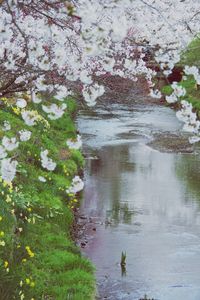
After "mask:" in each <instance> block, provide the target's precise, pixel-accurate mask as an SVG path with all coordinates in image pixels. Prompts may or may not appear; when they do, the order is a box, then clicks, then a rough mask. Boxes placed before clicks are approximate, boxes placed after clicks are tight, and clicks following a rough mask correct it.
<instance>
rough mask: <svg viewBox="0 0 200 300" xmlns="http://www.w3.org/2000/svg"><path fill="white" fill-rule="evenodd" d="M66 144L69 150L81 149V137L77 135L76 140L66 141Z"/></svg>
mask: <svg viewBox="0 0 200 300" xmlns="http://www.w3.org/2000/svg"><path fill="white" fill-rule="evenodd" d="M66 144H67V146H68V147H69V149H74V150H78V149H80V148H81V147H82V140H81V136H80V135H79V134H78V135H77V138H76V139H75V140H74V139H68V140H67V142H66Z"/></svg>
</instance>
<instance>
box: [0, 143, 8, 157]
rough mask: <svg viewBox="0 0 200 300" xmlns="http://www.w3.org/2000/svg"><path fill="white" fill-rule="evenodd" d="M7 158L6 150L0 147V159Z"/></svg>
mask: <svg viewBox="0 0 200 300" xmlns="http://www.w3.org/2000/svg"><path fill="white" fill-rule="evenodd" d="M6 156H7V152H6V149H5V148H4V147H3V146H1V145H0V159H2V158H5V157H6Z"/></svg>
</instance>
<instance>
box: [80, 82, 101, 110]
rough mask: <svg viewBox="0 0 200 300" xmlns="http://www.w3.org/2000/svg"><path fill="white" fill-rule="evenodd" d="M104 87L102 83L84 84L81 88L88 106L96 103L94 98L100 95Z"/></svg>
mask: <svg viewBox="0 0 200 300" xmlns="http://www.w3.org/2000/svg"><path fill="white" fill-rule="evenodd" d="M104 92H105V89H104V87H103V86H102V85H98V84H97V83H95V84H94V85H93V86H87V85H85V86H84V88H83V96H84V98H85V101H86V102H87V104H88V106H93V105H95V104H96V99H97V98H98V97H100V96H102V95H103V94H104Z"/></svg>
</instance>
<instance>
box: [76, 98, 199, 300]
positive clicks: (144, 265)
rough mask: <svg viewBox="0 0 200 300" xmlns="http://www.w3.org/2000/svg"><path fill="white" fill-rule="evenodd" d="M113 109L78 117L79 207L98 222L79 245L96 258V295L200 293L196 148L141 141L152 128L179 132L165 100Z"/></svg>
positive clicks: (174, 299)
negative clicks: (166, 149) (156, 146)
mask: <svg viewBox="0 0 200 300" xmlns="http://www.w3.org/2000/svg"><path fill="white" fill-rule="evenodd" d="M111 111H112V114H111V113H109V112H107V111H106V110H105V109H104V108H103V107H97V108H96V109H95V110H94V111H93V112H92V113H89V112H82V113H81V114H80V116H79V118H78V127H79V130H80V132H81V134H82V135H83V140H84V152H85V154H86V157H87V165H86V170H85V184H86V186H85V191H84V201H83V204H82V211H83V213H84V214H86V215H87V216H89V217H91V218H93V219H94V220H96V221H97V224H96V231H95V232H94V234H93V238H92V239H91V240H90V242H89V243H88V246H87V247H86V248H85V250H84V251H85V253H86V255H88V256H89V257H90V259H91V260H92V261H93V262H94V264H95V265H96V269H97V272H96V276H97V283H98V288H99V299H112V300H118V299H124V300H138V299H139V298H141V297H143V296H144V295H145V294H146V295H148V297H149V298H154V299H160V300H183V299H184V300H200V155H199V154H198V153H194V154H181V153H178V154H177V153H176V154H175V153H161V152H159V151H157V150H153V149H151V148H150V147H149V146H147V145H146V144H147V142H148V141H150V140H151V139H152V137H153V136H154V134H155V133H163V136H164V135H165V133H169V132H170V133H172V134H174V133H179V132H180V131H181V126H182V124H180V123H179V121H178V120H177V119H176V117H175V113H174V111H172V110H170V109H168V108H166V107H159V106H144V105H142V104H141V105H139V104H136V105H133V106H132V107H131V109H130V107H126V106H123V105H112V106H111ZM122 251H126V254H127V264H126V274H122V272H121V268H120V264H119V263H120V258H121V252H122Z"/></svg>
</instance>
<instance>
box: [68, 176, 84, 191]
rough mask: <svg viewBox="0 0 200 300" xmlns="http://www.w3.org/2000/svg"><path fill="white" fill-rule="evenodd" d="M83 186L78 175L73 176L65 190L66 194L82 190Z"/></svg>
mask: <svg viewBox="0 0 200 300" xmlns="http://www.w3.org/2000/svg"><path fill="white" fill-rule="evenodd" d="M83 188H84V182H83V180H82V179H81V178H80V177H79V176H75V177H74V178H73V180H72V184H71V186H70V187H69V189H68V190H66V192H67V193H68V194H76V193H78V192H80V191H82V190H83Z"/></svg>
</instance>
